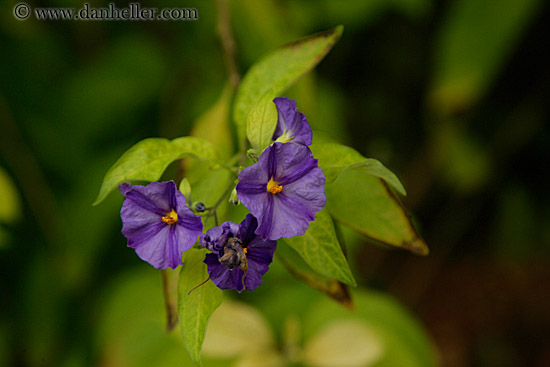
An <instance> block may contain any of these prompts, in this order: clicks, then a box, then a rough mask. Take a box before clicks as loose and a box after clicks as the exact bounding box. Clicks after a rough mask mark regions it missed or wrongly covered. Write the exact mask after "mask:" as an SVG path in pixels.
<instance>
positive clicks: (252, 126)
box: [246, 89, 277, 153]
mask: <svg viewBox="0 0 550 367" xmlns="http://www.w3.org/2000/svg"><path fill="white" fill-rule="evenodd" d="M274 98H275V93H273V89H269V90H268V91H267V92H265V94H264V95H263V96H261V97H260V99H259V100H258V102H257V103H256V104H255V105H254V107H253V108H252V110H251V111H250V113H249V114H248V120H247V123H246V136H247V138H248V141H249V142H250V144H251V145H252V148H254V149H257V150H258V152H260V153H261V152H262V151H263V150H264V148H265V147H267V146H268V145H269V144H270V143H271V138H272V137H273V132H274V131H275V128H276V127H277V107H276V106H275V103H274V102H273V99H274Z"/></svg>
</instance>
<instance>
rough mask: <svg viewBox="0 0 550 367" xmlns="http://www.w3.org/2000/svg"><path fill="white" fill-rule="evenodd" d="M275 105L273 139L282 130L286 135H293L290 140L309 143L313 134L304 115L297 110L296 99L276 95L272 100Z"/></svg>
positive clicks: (280, 133)
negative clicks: (275, 119)
mask: <svg viewBox="0 0 550 367" xmlns="http://www.w3.org/2000/svg"><path fill="white" fill-rule="evenodd" d="M273 102H275V105H276V106H277V113H278V121H277V127H276V128H275V132H274V133H273V140H276V139H277V138H278V137H280V136H281V135H282V134H283V133H284V131H285V130H286V133H287V135H288V136H291V137H293V139H292V140H291V142H293V143H297V144H304V145H311V142H312V137H313V134H312V132H311V127H310V126H309V124H308V122H307V120H306V117H305V116H304V114H303V113H301V112H300V111H298V108H297V107H296V101H293V100H292V99H289V98H286V97H277V98H275V99H274V100H273Z"/></svg>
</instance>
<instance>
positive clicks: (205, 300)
mask: <svg viewBox="0 0 550 367" xmlns="http://www.w3.org/2000/svg"><path fill="white" fill-rule="evenodd" d="M205 254H206V251H205V250H193V249H191V250H189V251H187V252H186V253H185V254H184V259H183V261H184V264H183V267H182V269H181V273H180V280H179V287H178V315H179V319H180V326H181V333H182V336H183V344H184V345H185V348H186V349H187V351H188V352H189V355H190V356H191V359H192V360H193V361H194V362H195V363H196V364H197V365H200V364H201V357H200V353H201V348H202V343H203V341H204V336H205V334H206V326H207V324H208V320H209V319H210V316H211V315H212V313H213V312H214V311H215V310H216V308H218V306H219V305H220V304H221V303H222V291H221V290H220V289H219V288H218V287H216V285H215V284H214V283H212V282H206V283H205V284H203V285H201V286H200V287H198V288H195V287H196V286H198V285H200V284H201V283H202V282H204V281H205V280H207V279H208V272H207V271H206V264H204V263H203V262H202V261H203V260H204V255H205ZM193 288H195V289H193ZM189 292H190V293H189Z"/></svg>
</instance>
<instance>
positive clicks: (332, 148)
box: [311, 139, 407, 195]
mask: <svg viewBox="0 0 550 367" xmlns="http://www.w3.org/2000/svg"><path fill="white" fill-rule="evenodd" d="M325 140H326V139H325ZM311 151H312V152H313V155H314V157H315V158H317V159H319V167H321V169H322V170H323V172H324V174H325V180H326V183H327V184H330V183H332V182H334V180H336V178H337V177H338V176H339V175H340V173H342V171H344V170H345V169H347V168H351V167H361V169H362V170H363V171H365V172H368V173H369V174H371V175H373V176H376V177H379V178H381V179H383V180H384V181H386V183H388V184H389V185H390V186H391V187H392V188H393V189H395V190H396V191H397V192H398V193H400V194H401V195H407V192H406V191H405V188H404V187H403V185H402V184H401V182H400V181H399V179H398V178H397V176H395V174H394V173H393V172H391V171H390V170H389V169H387V168H386V167H385V166H384V165H383V164H382V163H381V162H379V161H377V160H376V159H372V158H365V157H363V156H362V155H361V154H359V152H357V151H356V150H355V149H353V148H350V147H346V146H344V145H341V144H339V143H336V142H332V141H321V142H320V143H313V144H312V145H311Z"/></svg>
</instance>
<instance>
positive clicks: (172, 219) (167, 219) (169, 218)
mask: <svg viewBox="0 0 550 367" xmlns="http://www.w3.org/2000/svg"><path fill="white" fill-rule="evenodd" d="M162 221H163V222H164V223H166V224H170V225H172V224H174V223H176V222H177V221H178V213H176V211H175V210H174V209H172V211H171V212H170V213H168V214H166V215H165V216H164V217H162Z"/></svg>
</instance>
